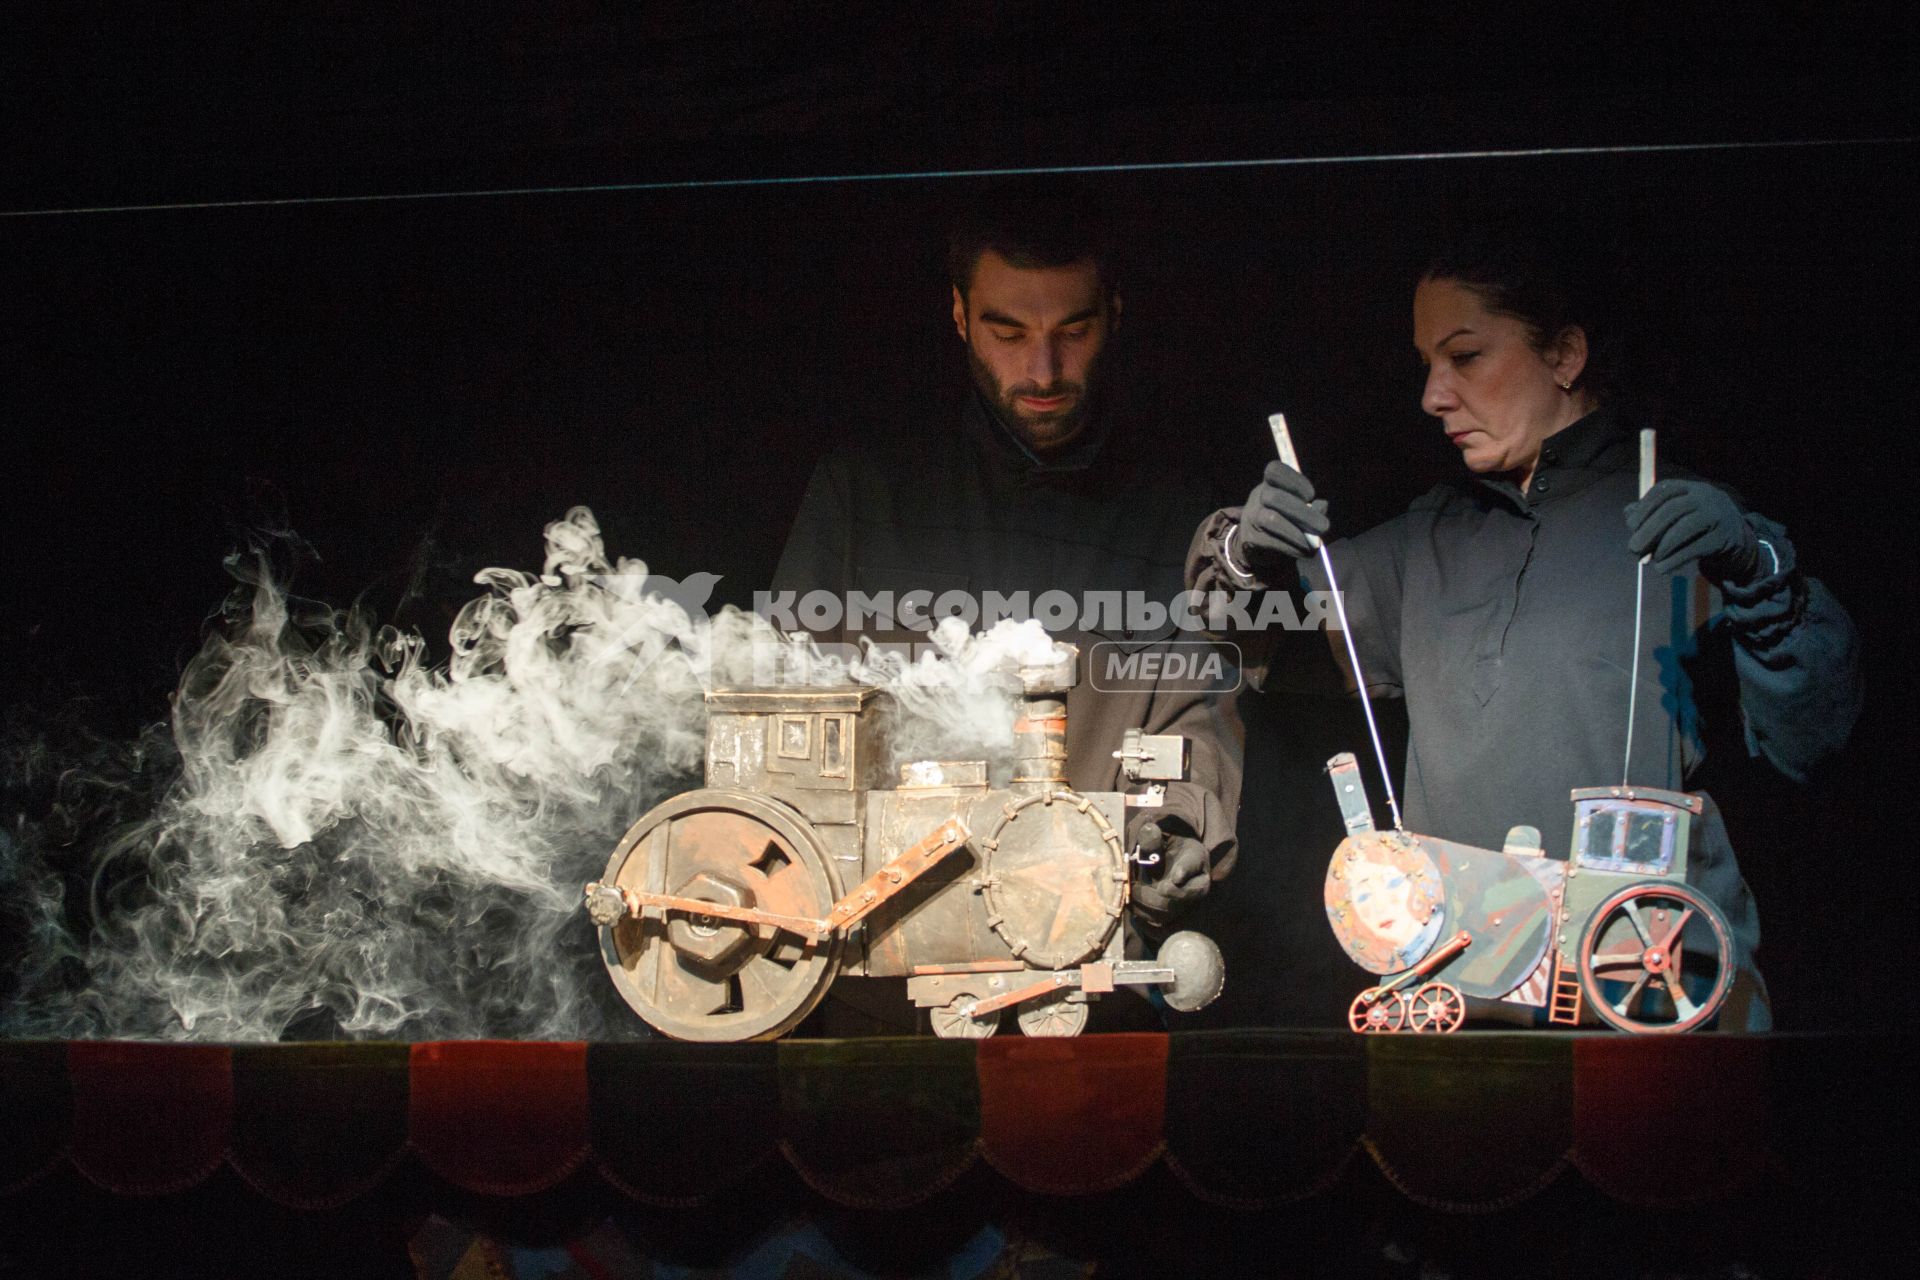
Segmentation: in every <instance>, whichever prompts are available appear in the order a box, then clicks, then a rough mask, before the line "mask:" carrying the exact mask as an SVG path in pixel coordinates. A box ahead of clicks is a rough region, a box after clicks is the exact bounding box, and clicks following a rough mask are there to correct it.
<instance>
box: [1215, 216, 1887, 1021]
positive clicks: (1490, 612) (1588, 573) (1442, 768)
mask: <svg viewBox="0 0 1920 1280" xmlns="http://www.w3.org/2000/svg"><path fill="white" fill-rule="evenodd" d="M1573 261H1574V258H1573V257H1572V256H1571V255H1568V254H1565V253H1562V252H1557V251H1555V250H1553V249H1551V248H1549V247H1547V246H1546V244H1545V242H1544V241H1542V240H1540V239H1537V238H1535V237H1533V236H1532V235H1531V234H1530V233H1515V232H1509V231H1495V232H1489V231H1485V230H1483V231H1481V232H1478V233H1476V234H1473V235H1470V236H1468V237H1466V238H1465V239H1463V240H1461V241H1460V242H1458V243H1456V244H1455V245H1454V246H1453V247H1451V248H1449V249H1448V250H1447V251H1446V252H1443V253H1442V254H1440V255H1439V256H1438V257H1436V258H1435V259H1434V260H1433V262H1432V264H1431V265H1430V266H1429V267H1428V268H1427V270H1426V271H1425V272H1424V273H1423V275H1422V276H1421V278H1420V281H1419V285H1418V287H1417V288H1416V290H1415V292H1414V300H1413V339H1414V346H1415V347H1416V348H1417V349H1418V351H1419V354H1420V358H1421V360H1422V362H1423V363H1424V364H1425V365H1426V368H1427V374H1426V383H1425V389H1424V391H1423V393H1422V396H1421V407H1422V408H1423V409H1425V410H1426V412H1427V413H1429V414H1431V415H1432V416H1433V417H1435V418H1437V419H1438V420H1439V421H1440V424H1441V426H1442V429H1443V430H1445V432H1446V434H1447V438H1448V440H1449V441H1451V442H1452V443H1453V445H1454V446H1455V447H1456V448H1458V449H1459V451H1460V457H1461V461H1462V462H1464V463H1465V474H1463V475H1460V476H1458V477H1455V478H1453V479H1450V480H1448V481H1447V482H1445V483H1443V484H1440V485H1438V486H1437V487H1435V488H1434V489H1433V490H1432V491H1431V492H1429V493H1427V494H1426V495H1425V496H1423V497H1421V498H1420V499H1418V500H1417V501H1415V502H1414V503H1413V505H1412V506H1411V507H1410V508H1409V509H1408V510H1407V511H1406V512H1405V513H1404V514H1402V515H1400V516H1397V517H1395V518H1394V519H1391V520H1389V521H1387V522H1386V523H1384V524H1382V525H1379V526H1377V527H1375V528H1372V529H1368V530H1366V531H1365V532H1361V533H1357V534H1354V535H1352V536H1350V537H1345V538H1340V539H1338V540H1334V541H1332V542H1330V543H1329V544H1328V551H1329V553H1330V555H1331V558H1332V560H1333V562H1334V565H1335V566H1336V569H1337V574H1336V576H1337V578H1338V581H1339V586H1340V589H1341V590H1342V591H1343V592H1344V593H1345V602H1346V609H1347V614H1348V620H1349V626H1350V629H1351V635H1352V639H1353V641H1354V643H1355V644H1356V646H1357V647H1358V651H1359V655H1360V660H1361V667H1362V669H1363V671H1364V676H1365V679H1366V682H1367V688H1366V690H1365V693H1366V695H1367V696H1369V697H1401V698H1404V699H1405V700H1406V711H1407V719H1408V727H1409V738H1408V745H1407V753H1406V765H1405V821H1406V823H1407V826H1408V827H1409V829H1411V830H1414V831H1420V832H1425V833H1429V834H1432V835H1435V836H1439V837H1442V838H1445V839H1450V840H1456V841H1460V842H1463V843H1466V844H1471V845H1477V846H1480V847H1483V848H1496V849H1497V848H1499V847H1500V846H1501V842H1502V838H1503V835H1504V833H1505V832H1506V831H1507V830H1508V828H1509V827H1510V826H1512V825H1514V824H1520V823H1524V824H1528V825H1531V826H1534V827H1537V828H1538V829H1539V830H1540V832H1541V835H1542V837H1543V845H1544V848H1545V849H1546V850H1547V851H1548V852H1549V854H1550V855H1552V856H1558V857H1564V856H1566V851H1567V850H1568V848H1569V847H1570V844H1571V840H1572V822H1573V806H1572V804H1571V803H1570V801H1569V793H1570V791H1571V790H1572V789H1573V788H1575V787H1589V786H1597V785H1607V784H1608V783H1609V782H1610V781H1611V780H1612V779H1615V778H1618V777H1620V776H1621V766H1622V752H1623V744H1624V741H1625V739H1626V717H1627V708H1628V703H1629V699H1628V696H1627V694H1628V684H1629V680H1630V676H1629V673H1630V672H1632V671H1634V670H1636V669H1637V670H1638V671H1639V673H1640V677H1639V678H1640V680H1641V682H1642V686H1641V688H1640V690H1639V696H1638V697H1637V698H1635V699H1634V700H1633V703H1634V707H1635V719H1636V721H1637V723H1636V724H1635V725H1634V733H1633V735H1632V758H1631V760H1630V761H1628V762H1627V768H1628V775H1629V777H1630V779H1631V781H1632V782H1633V783H1634V784H1636V785H1640V786H1647V787H1659V788H1664V789H1668V790H1674V791H1680V790H1685V789H1687V786H1686V784H1687V779H1688V777H1689V775H1691V774H1693V773H1694V772H1695V770H1696V769H1697V768H1698V766H1699V765H1700V763H1701V761H1702V759H1703V757H1704V745H1703V743H1704V739H1703V736H1702V732H1701V730H1702V727H1703V725H1702V720H1701V718H1702V717H1711V716H1713V715H1715V714H1725V715H1735V716H1737V717H1738V718H1739V721H1740V722H1743V724H1744V731H1745V739H1746V746H1747V749H1748V752H1749V753H1750V754H1751V755H1753V756H1756V757H1760V758H1764V759H1765V760H1767V761H1768V762H1769V763H1770V764H1771V765H1772V766H1773V767H1774V768H1776V769H1778V770H1779V771H1780V772H1781V773H1783V774H1785V775H1786V776H1787V777H1789V778H1793V779H1795V780H1804V778H1805V776H1806V772H1807V770H1808V769H1809V767H1810V766H1812V765H1813V764H1814V763H1815V762H1816V761H1817V760H1819V759H1820V758H1822V757H1823V756H1825V755H1827V754H1829V753H1830V752H1832V751H1834V750H1835V749H1837V748H1838V747H1839V746H1841V745H1842V743H1843V742H1844V741H1845V740H1846V737H1847V735H1848V733H1849V732H1850V731H1851V728H1852V725H1853V722H1854V720H1855V718H1856V717H1857V715H1858V712H1859V707H1860V701H1861V692H1860V679H1859V673H1858V663H1857V656H1856V655H1857V648H1858V645H1857V641H1856V637H1855V634H1854V629H1853V624H1852V622H1851V621H1850V620H1849V618H1848V617H1847V614H1846V612H1845V610H1844V609H1842V608H1841V606H1840V604H1839V602H1838V601H1837V600H1836V599H1835V598H1834V597H1833V595H1832V594H1831V593H1830V592H1829V591H1828V590H1827V589H1826V588H1825V587H1824V586H1822V585H1821V583H1820V582H1819V581H1818V580H1817V579H1814V578H1811V577H1808V576H1806V575H1805V574H1804V573H1802V572H1801V569H1800V565H1799V563H1798V560H1797V558H1796V557H1795V554H1794V548H1793V544H1792V542H1790V541H1789V540H1788V538H1787V535H1786V531H1785V530H1784V529H1783V528H1782V527H1781V526H1780V525H1779V524H1777V523H1775V522H1774V521H1772V520H1769V519H1767V518H1765V517H1764V516H1761V515H1759V514H1757V513H1755V512H1753V511H1750V510H1747V509H1746V508H1745V507H1744V506H1743V504H1742V503H1741V502H1740V500H1739V499H1738V498H1737V497H1735V496H1734V495H1733V494H1732V493H1730V492H1729V491H1728V490H1727V489H1726V488H1724V487H1722V486H1720V485H1718V484H1715V483H1712V482H1710V481H1707V480H1704V479H1701V478H1699V477H1697V476H1694V475H1692V474H1690V473H1687V472H1684V471H1682V470H1680V469H1678V468H1675V467H1671V466H1665V465H1663V466H1662V468H1661V473H1662V478H1661V479H1660V480H1659V481H1658V482H1657V483H1656V484H1654V486H1653V487H1652V489H1651V490H1649V491H1648V493H1647V494H1646V496H1645V497H1644V498H1640V497H1638V496H1637V495H1638V449H1637V446H1636V442H1635V432H1636V428H1637V427H1638V426H1639V425H1640V424H1639V423H1638V422H1636V421H1635V420H1634V417H1633V415H1632V413H1631V412H1630V411H1629V410H1628V409H1627V408H1626V407H1625V406H1624V405H1623V404H1622V403H1620V402H1619V400H1618V398H1617V397H1616V396H1615V395H1614V394H1612V390H1613V389H1612V387H1611V386H1610V384H1609V382H1608V378H1607V375H1608V374H1609V372H1610V370H1609V369H1608V368H1607V367H1606V366H1607V360H1606V357H1607V355H1608V348H1607V345H1606V341H1605V339H1606V334H1605V332H1604V326H1601V325H1599V324H1597V323H1596V318H1595V317H1597V316H1598V315H1599V314H1600V313H1599V311H1598V310H1597V309H1596V308H1594V307H1593V306H1592V305H1591V303H1590V301H1589V299H1588V297H1586V296H1583V293H1582V290H1581V287H1580V286H1579V284H1578V283H1577V273H1576V272H1575V271H1574V270H1571V269H1570V267H1569V263H1571V262H1573ZM1334 524H1335V522H1334V521H1333V520H1331V519H1330V518H1329V504H1328V503H1327V501H1326V500H1325V499H1321V498H1317V497H1316V496H1315V494H1314V489H1313V486H1312V485H1311V484H1310V483H1308V481H1307V480H1306V478H1305V477H1304V476H1302V475H1301V474H1300V472H1298V471H1296V470H1294V469H1293V468H1292V467H1289V466H1287V465H1285V464H1284V463H1281V462H1277V461H1276V462H1270V463H1268V464H1267V468H1266V473H1265V475H1264V476H1263V477H1262V479H1261V481H1260V483H1259V484H1258V485H1256V486H1255V487H1254V489H1253V491H1252V493H1250V494H1249V495H1248V497H1247V501H1246V504H1245V505H1244V506H1243V507H1230V508H1227V509H1226V510H1223V511H1218V512H1215V513H1214V514H1213V515H1212V516H1210V517H1208V518H1207V519H1206V521H1204V522H1203V523H1202V525H1201V527H1200V529H1199V531H1198V532H1197V533H1196V535H1195V539H1194V543H1193V546H1192V549H1191V551H1190V553H1189V559H1188V585H1189V586H1190V587H1194V588H1196V589H1198V590H1201V591H1229V592H1231V591H1237V590H1247V589H1255V590H1269V589H1295V588H1308V589H1318V590H1324V589H1326V587H1327V583H1326V581H1325V575H1324V572H1323V570H1322V569H1321V566H1320V563H1319V561H1318V560H1317V559H1314V558H1310V557H1311V556H1312V554H1313V551H1312V548H1313V547H1314V545H1315V543H1314V542H1313V541H1312V539H1310V537H1309V535H1313V536H1314V537H1318V536H1319V535H1324V534H1326V533H1328V531H1329V530H1330V529H1332V528H1333V527H1334ZM1643 554H1644V555H1645V556H1647V557H1648V564H1647V567H1646V572H1645V574H1644V583H1643V586H1642V588H1641V589H1642V591H1643V592H1644V595H1643V596H1642V603H1643V605H1644V616H1645V618H1646V620H1647V621H1648V625H1647V627H1646V629H1645V631H1644V634H1643V636H1642V638H1641V645H1642V651H1641V653H1640V654H1639V661H1638V665H1637V668H1636V664H1635V660H1634V659H1635V655H1634V654H1633V652H1632V648H1633V642H1634V635H1635V631H1634V589H1635V581H1636V564H1637V562H1638V561H1639V560H1640V559H1641V557H1642V555H1643ZM1233 638H1234V639H1236V640H1241V641H1243V648H1244V649H1246V650H1247V655H1248V666H1249V670H1248V675H1249V679H1250V682H1252V683H1255V684H1259V685H1262V686H1263V687H1267V686H1271V685H1273V684H1276V683H1283V681H1276V680H1273V679H1270V678H1269V677H1271V676H1272V675H1274V674H1276V673H1274V672H1273V671H1272V670H1271V667H1272V666H1273V664H1274V663H1276V662H1282V661H1290V660H1295V659H1286V658H1282V657H1280V656H1279V655H1281V654H1283V653H1289V652H1291V651H1289V650H1285V649H1281V648H1279V647H1278V646H1269V647H1268V648H1267V649H1266V650H1265V651H1264V652H1263V649H1262V645H1261V643H1260V641H1261V640H1262V639H1266V638H1269V637H1262V636H1259V635H1253V636H1246V635H1235V636H1234V637H1233ZM1331 638H1332V639H1333V641H1334V644H1335V645H1337V646H1339V656H1340V659H1341V661H1342V662H1344V661H1345V660H1346V656H1345V653H1344V643H1343V642H1342V641H1341V640H1340V638H1339V637H1331ZM1313 661H1314V662H1316V663H1317V662H1319V661H1320V659H1318V658H1315V659H1313ZM1349 674H1351V673H1349ZM1693 846H1694V847H1693V848H1692V849H1690V850H1689V854H1688V879H1689V880H1690V881H1691V882H1692V883H1693V885H1694V886H1695V887H1696V888H1698V889H1699V890H1701V891H1702V892H1703V893H1705V894H1706V895H1707V896H1708V897H1709V898H1711V899H1712V900H1713V901H1714V902H1715V903H1716V904H1717V905H1718V906H1719V907H1720V908H1721V909H1722V910H1723V911H1724V912H1725V914H1726V918H1727V921H1728V922H1729V924H1730V926H1731V929H1732V932H1733V935H1734V946H1735V957H1736V963H1737V965H1738V969H1739V972H1738V975H1737V977H1736V979H1735V982H1734V986H1733V989H1732V992H1731V994H1730V995H1729V997H1728V1001H1727V1003H1726V1005H1725V1006H1724V1007H1723V1009H1722V1012H1721V1014H1720V1018H1719V1025H1720V1026H1721V1027H1722V1028H1723V1029H1745V1030H1765V1029H1767V1028H1768V1027H1769V1026H1770V1025H1771V1011H1770V1009H1769V1007H1768V1003H1767V996H1766V987H1765V984H1764V983H1763V982H1762V980H1761V977H1760V973H1759V969H1758V967H1757V965H1756V963H1755V958H1754V957H1755V951H1756V949H1757V948H1758V946H1759V942H1760V925H1759V916H1758V914H1757V912H1756V910H1755V907H1754V902H1753V898H1752V895H1751V894H1750V893H1749V891H1748V889H1747V885H1746V882H1745V881H1744V880H1743V879H1742V878H1741V875H1740V869H1739V866H1738V864H1737V863H1736V862H1735V859H1734V854H1733V848H1732V845H1731V843H1730V841H1729V839H1728V836H1727V829H1726V825H1725V823H1724V822H1723V821H1722V818H1721V815H1720V812H1719V810H1718V809H1717V808H1716V807H1715V806H1714V804H1713V802H1712V800H1711V798H1710V797H1709V798H1707V799H1706V805H1705V812H1704V814H1703V816H1702V817H1701V819H1700V820H1698V821H1696V822H1695V824H1694V825H1693ZM1474 1012H1475V1013H1476V1014H1493V1013H1496V1012H1497V1011H1495V1010H1493V1009H1490V1008H1476V1009H1475V1011H1474ZM1523 1012H1524V1011H1522V1010H1517V1009H1513V1010H1511V1011H1510V1014H1511V1015H1518V1014H1522V1013H1523Z"/></svg>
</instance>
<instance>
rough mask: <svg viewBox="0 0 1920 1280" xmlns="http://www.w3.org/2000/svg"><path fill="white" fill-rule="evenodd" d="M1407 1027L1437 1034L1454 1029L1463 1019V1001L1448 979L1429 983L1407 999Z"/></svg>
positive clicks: (1465, 1012)
mask: <svg viewBox="0 0 1920 1280" xmlns="http://www.w3.org/2000/svg"><path fill="white" fill-rule="evenodd" d="M1407 1004H1408V1008H1407V1026H1408V1028H1409V1029H1410V1030H1413V1031H1432V1032H1438V1033H1439V1034H1441V1035H1447V1034H1449V1033H1450V1032H1454V1031H1458V1030H1459V1029H1460V1024H1461V1023H1463V1022H1465V1021H1466V1020H1467V1000H1466V997H1465V996H1463V995H1461V994H1460V988H1458V987H1456V986H1454V985H1453V984H1452V983H1450V982H1429V983H1427V984H1426V985H1425V986H1423V987H1421V988H1420V989H1419V990H1417V991H1415V992H1414V993H1413V996H1412V998H1411V999H1409V1001H1408V1002H1407Z"/></svg>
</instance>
